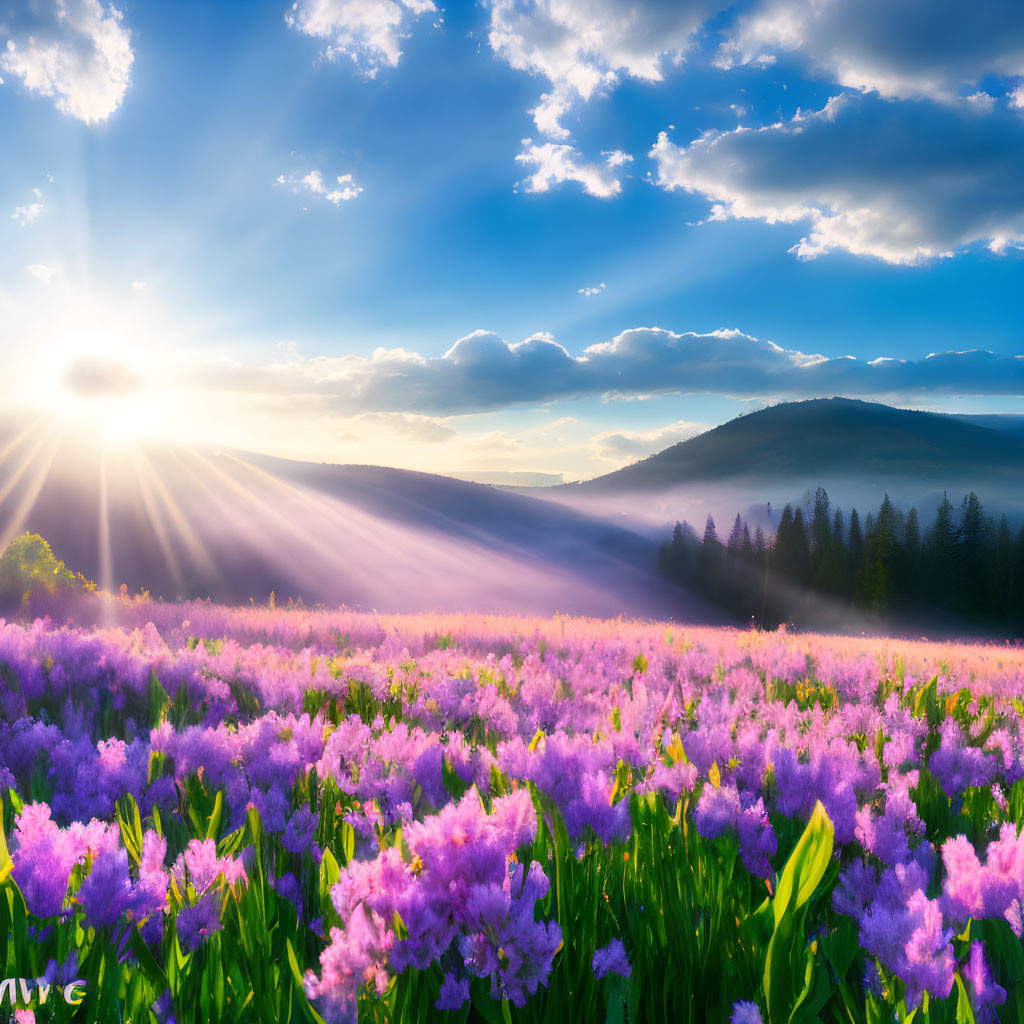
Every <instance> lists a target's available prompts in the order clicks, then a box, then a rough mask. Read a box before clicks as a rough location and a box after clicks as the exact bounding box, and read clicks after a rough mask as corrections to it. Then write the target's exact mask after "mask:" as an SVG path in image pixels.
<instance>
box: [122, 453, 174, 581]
mask: <svg viewBox="0 0 1024 1024" xmlns="http://www.w3.org/2000/svg"><path fill="white" fill-rule="evenodd" d="M131 463H132V468H133V469H134V471H135V480H136V483H138V485H139V494H140V495H141V496H142V505H143V508H144V509H145V510H146V517H147V518H148V519H149V523H150V526H152V528H153V533H154V534H155V536H156V542H157V545H158V546H159V548H160V553H161V554H162V555H163V559H164V564H165V565H166V566H167V568H168V570H170V573H171V576H172V577H173V579H174V583H175V585H176V586H180V585H181V579H182V576H181V562H180V561H179V560H178V556H177V555H176V554H175V553H174V549H173V548H172V547H171V542H170V538H169V537H168V535H167V527H166V525H165V524H164V517H163V516H162V515H161V514H160V509H159V508H157V505H156V501H155V500H154V498H153V492H152V490H151V489H150V484H149V481H148V479H147V477H148V474H149V467H148V465H147V464H146V463H145V462H144V457H143V456H142V453H141V450H136V451H133V452H132V453H131Z"/></svg>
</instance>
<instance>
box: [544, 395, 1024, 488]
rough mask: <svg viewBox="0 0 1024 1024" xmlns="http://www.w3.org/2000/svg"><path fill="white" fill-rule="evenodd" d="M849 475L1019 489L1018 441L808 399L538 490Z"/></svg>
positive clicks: (870, 407)
mask: <svg viewBox="0 0 1024 1024" xmlns="http://www.w3.org/2000/svg"><path fill="white" fill-rule="evenodd" d="M851 477H873V478H880V479H889V478H898V479H905V480H914V481H920V482H930V483H936V484H938V485H939V486H945V485H949V486H953V485H954V484H955V485H958V486H959V485H961V484H965V483H966V484H967V485H968V486H983V485H985V484H988V485H990V486H991V487H993V488H996V487H998V488H1003V487H1005V486H1006V485H1011V486H1012V485H1016V486H1018V487H1022V488H1024V437H1020V436H1016V435H1015V434H1014V433H1013V432H1011V431H1007V430H996V429H992V428H991V427H989V426H982V425H979V424H977V423H973V422H969V421H967V420H966V419H964V418H960V417H954V416H946V415H942V414H938V413H927V412H914V411H909V410H905V409H893V408H890V407H889V406H886V405H880V404H877V403H873V402H861V401H855V400H852V399H846V398H829V399H816V400H812V401H806V402H790V403H785V404H781V405H776V406H773V407H772V408H769V409H763V410H760V411H758V412H753V413H749V414H747V415H745V416H741V417H739V418H738V419H734V420H731V421H730V422H728V423H725V424H723V425H722V426H719V427H715V428H714V429H712V430H709V431H707V432H706V433H704V434H700V435H699V436H697V437H694V438H692V439H690V440H689V441H683V442H681V443H680V444H676V445H673V446H672V447H671V448H666V449H665V450H664V451H662V452H659V453H658V454H656V455H652V456H651V457H650V458H647V459H644V460H643V461H641V462H637V463H634V464H633V465H631V466H627V467H625V468H624V469H620V470H617V471H615V472H612V473H608V474H605V475H604V476H600V477H597V478H595V479H593V480H587V481H583V482H580V483H575V484H564V485H561V486H558V487H553V488H548V489H547V490H550V491H552V492H561V494H563V495H568V494H571V493H576V494H580V495H602V494H617V493H618V494H625V493H644V492H648V493H649V492H657V491H665V490H668V489H670V488H674V487H679V486H682V485H686V484H691V483H695V482H722V483H726V482H730V481H737V480H744V481H777V482H783V481H808V482H814V481H824V480H833V479H839V478H851ZM975 480H976V481H977V483H976V484H975V483H972V481H975ZM552 496H554V494H553V495H552Z"/></svg>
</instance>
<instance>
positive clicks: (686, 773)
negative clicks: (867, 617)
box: [0, 599, 1024, 1024]
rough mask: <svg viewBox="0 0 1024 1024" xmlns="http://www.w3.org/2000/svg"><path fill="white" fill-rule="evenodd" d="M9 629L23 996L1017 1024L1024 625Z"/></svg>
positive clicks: (285, 612)
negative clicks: (972, 640)
mask: <svg viewBox="0 0 1024 1024" xmlns="http://www.w3.org/2000/svg"><path fill="white" fill-rule="evenodd" d="M105 618H106V621H107V624H106V625H96V626H91V627H88V628H81V627H76V626H73V625H71V624H67V625H64V626H59V625H56V624H54V623H52V622H51V621H50V620H49V619H41V620H36V621H35V622H34V623H32V624H30V625H18V624H11V623H7V624H3V625H0V705H2V714H0V793H2V794H3V799H2V804H3V815H2V825H3V828H2V832H0V978H2V981H0V1014H2V1013H11V1014H13V1015H14V1017H15V1018H16V1019H17V1020H18V1021H29V1020H36V1021H46V1020H55V1021H58V1020H75V1021H89V1022H93V1021H100V1022H107V1021H132V1022H168V1021H172V1020H174V1021H177V1022H178V1024H188V1022H192V1021H238V1022H241V1021H260V1022H262V1021H268V1022H269V1021H282V1022H287V1021H306V1022H312V1021H326V1022H348V1021H356V1020H358V1021H373V1022H381V1024H383V1022H403V1024H413V1022H417V1021H426V1020H437V1021H451V1022H456V1021H458V1022H465V1021H484V1022H487V1024H512V1022H530V1024H540V1022H556V1021H557V1022H563V1021H568V1020H578V1021H601V1022H605V1021H606V1022H608V1024H618V1022H623V1024H625V1022H629V1024H634V1022H660V1021H673V1022H694V1024H697V1022H719V1021H721V1022H726V1021H734V1022H737V1024H752V1022H756V1021H762V1022H764V1024H779V1022H793V1024H802V1022H811V1021H825V1022H835V1024H839V1022H844V1024H846V1022H848V1024H860V1022H865V1021H867V1022H879V1024H880V1022H882V1021H886V1022H889V1021H894V1020H896V1021H911V1020H913V1021H915V1022H918V1024H923V1022H946V1021H948V1022H951V1024H952V1022H957V1024H960V1022H969V1021H977V1022H985V1021H994V1020H1000V1021H1018V1020H1024V946H1022V943H1021V936H1022V932H1024V910H1022V904H1024V840H1022V839H1021V838H1020V836H1019V833H1020V829H1021V827H1022V825H1024V736H1022V715H1024V699H1022V698H1024V649H1021V648H1019V647H1007V646H1003V647H999V646H980V645H979V646H970V645H957V644H934V643H929V642H927V641H924V640H905V639H899V640H898V639H888V640H887V639H877V638H867V637H858V638H849V637H834V636H824V635H813V634H791V633H787V632H785V631H775V632H761V631H742V630H734V629H711V628H696V627H687V626H680V625H667V624H658V623H640V622H631V621H601V620H593V619H578V618H560V617H556V618H553V619H525V618H514V617H507V618H504V617H495V616H482V615H468V614H467V615H424V616H379V615H370V614H359V613H355V612H348V611H344V610H343V611H333V612H332V611H319V610H306V609H302V608H272V607H223V606H216V605H212V604H207V603H192V604H165V603H159V602H151V601H148V600H127V599H120V600H119V599H107V604H106V607H105Z"/></svg>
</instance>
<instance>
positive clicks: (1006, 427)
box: [947, 412, 1024, 437]
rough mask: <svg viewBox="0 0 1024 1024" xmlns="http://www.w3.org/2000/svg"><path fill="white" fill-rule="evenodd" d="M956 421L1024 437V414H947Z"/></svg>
mask: <svg viewBox="0 0 1024 1024" xmlns="http://www.w3.org/2000/svg"><path fill="white" fill-rule="evenodd" d="M947 415H948V416H949V417H950V418H951V419H954V420H960V421H962V422H964V423H973V424H974V425H975V426H977V427H988V428H989V430H998V431H1000V432H1001V433H1004V434H1012V435H1013V436H1014V437H1024V413H991V414H985V413H964V412H961V413H947Z"/></svg>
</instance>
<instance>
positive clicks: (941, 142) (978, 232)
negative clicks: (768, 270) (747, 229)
mask: <svg viewBox="0 0 1024 1024" xmlns="http://www.w3.org/2000/svg"><path fill="white" fill-rule="evenodd" d="M1022 143H1024V130H1022V125H1021V123H1020V119H1019V118H1018V117H1017V116H1015V115H1014V114H1012V113H1010V112H1008V111H1006V110H1005V109H1004V110H1000V111H996V112H994V113H992V114H990V115H988V116H983V117H979V116H977V115H976V114H975V113H974V112H973V111H972V110H970V109H968V108H967V107H965V106H964V105H958V106H954V107H945V106H941V105H937V104H935V103H932V102H929V101H906V102H902V103H893V102H887V101H884V100H881V99H878V98H877V97H869V96H856V95H849V94H843V95H841V96H838V97H836V98H834V99H832V100H830V101H829V102H828V104H826V106H825V107H824V108H823V109H822V110H819V111H815V112H812V113H808V114H804V113H798V114H797V115H796V116H795V117H794V118H793V119H792V120H790V121H784V122H780V123H778V124H774V125H770V126H767V127H764V128H760V129H756V130H751V129H744V128H742V127H740V128H737V129H736V130H734V131H727V132H718V133H712V134H708V135H705V136H703V137H702V138H699V139H697V140H695V141H693V142H692V143H690V145H689V146H679V145H676V144H675V143H673V142H671V141H669V139H668V137H667V135H666V134H665V133H664V132H663V133H662V134H661V135H660V136H659V137H658V141H657V143H656V144H655V146H654V148H653V149H652V150H651V153H650V155H651V156H652V157H653V158H654V159H655V160H656V162H657V167H658V173H657V183H658V184H660V185H661V186H662V187H664V188H665V189H668V190H672V189H683V190H685V191H687V192H691V193H696V194H699V195H702V196H704V197H705V198H706V199H707V200H708V201H709V202H710V203H711V204H712V206H711V213H710V218H709V219H711V220H725V219H727V218H730V217H732V218H753V219H758V220H763V221H765V222H766V223H769V224H775V223H789V224H793V223H806V224H809V225H810V232H809V233H808V234H807V235H806V236H804V237H803V238H802V239H801V240H800V241H799V242H798V243H797V244H796V245H795V246H794V247H793V249H792V250H791V251H793V252H794V253H795V254H796V255H797V256H799V257H800V258H803V259H811V258H814V257H816V256H821V255H823V254H825V253H828V252H831V251H833V250H845V251H847V252H851V253H856V254H862V255H869V256H873V257H876V258H878V259H881V260H884V261H886V262H888V263H916V262H920V261H922V260H926V259H931V258H936V257H940V256H944V255H947V254H949V253H952V252H955V251H957V250H961V249H963V248H964V247H966V246H969V245H972V244H975V243H986V244H988V246H989V247H990V248H991V249H992V250H993V251H999V250H1001V249H1002V248H1004V247H1005V246H1006V245H1010V244H1014V243H1016V242H1018V241H1020V240H1021V239H1024V192H1022V191H1021V188H1020V182H1021V180H1024V144H1022Z"/></svg>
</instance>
